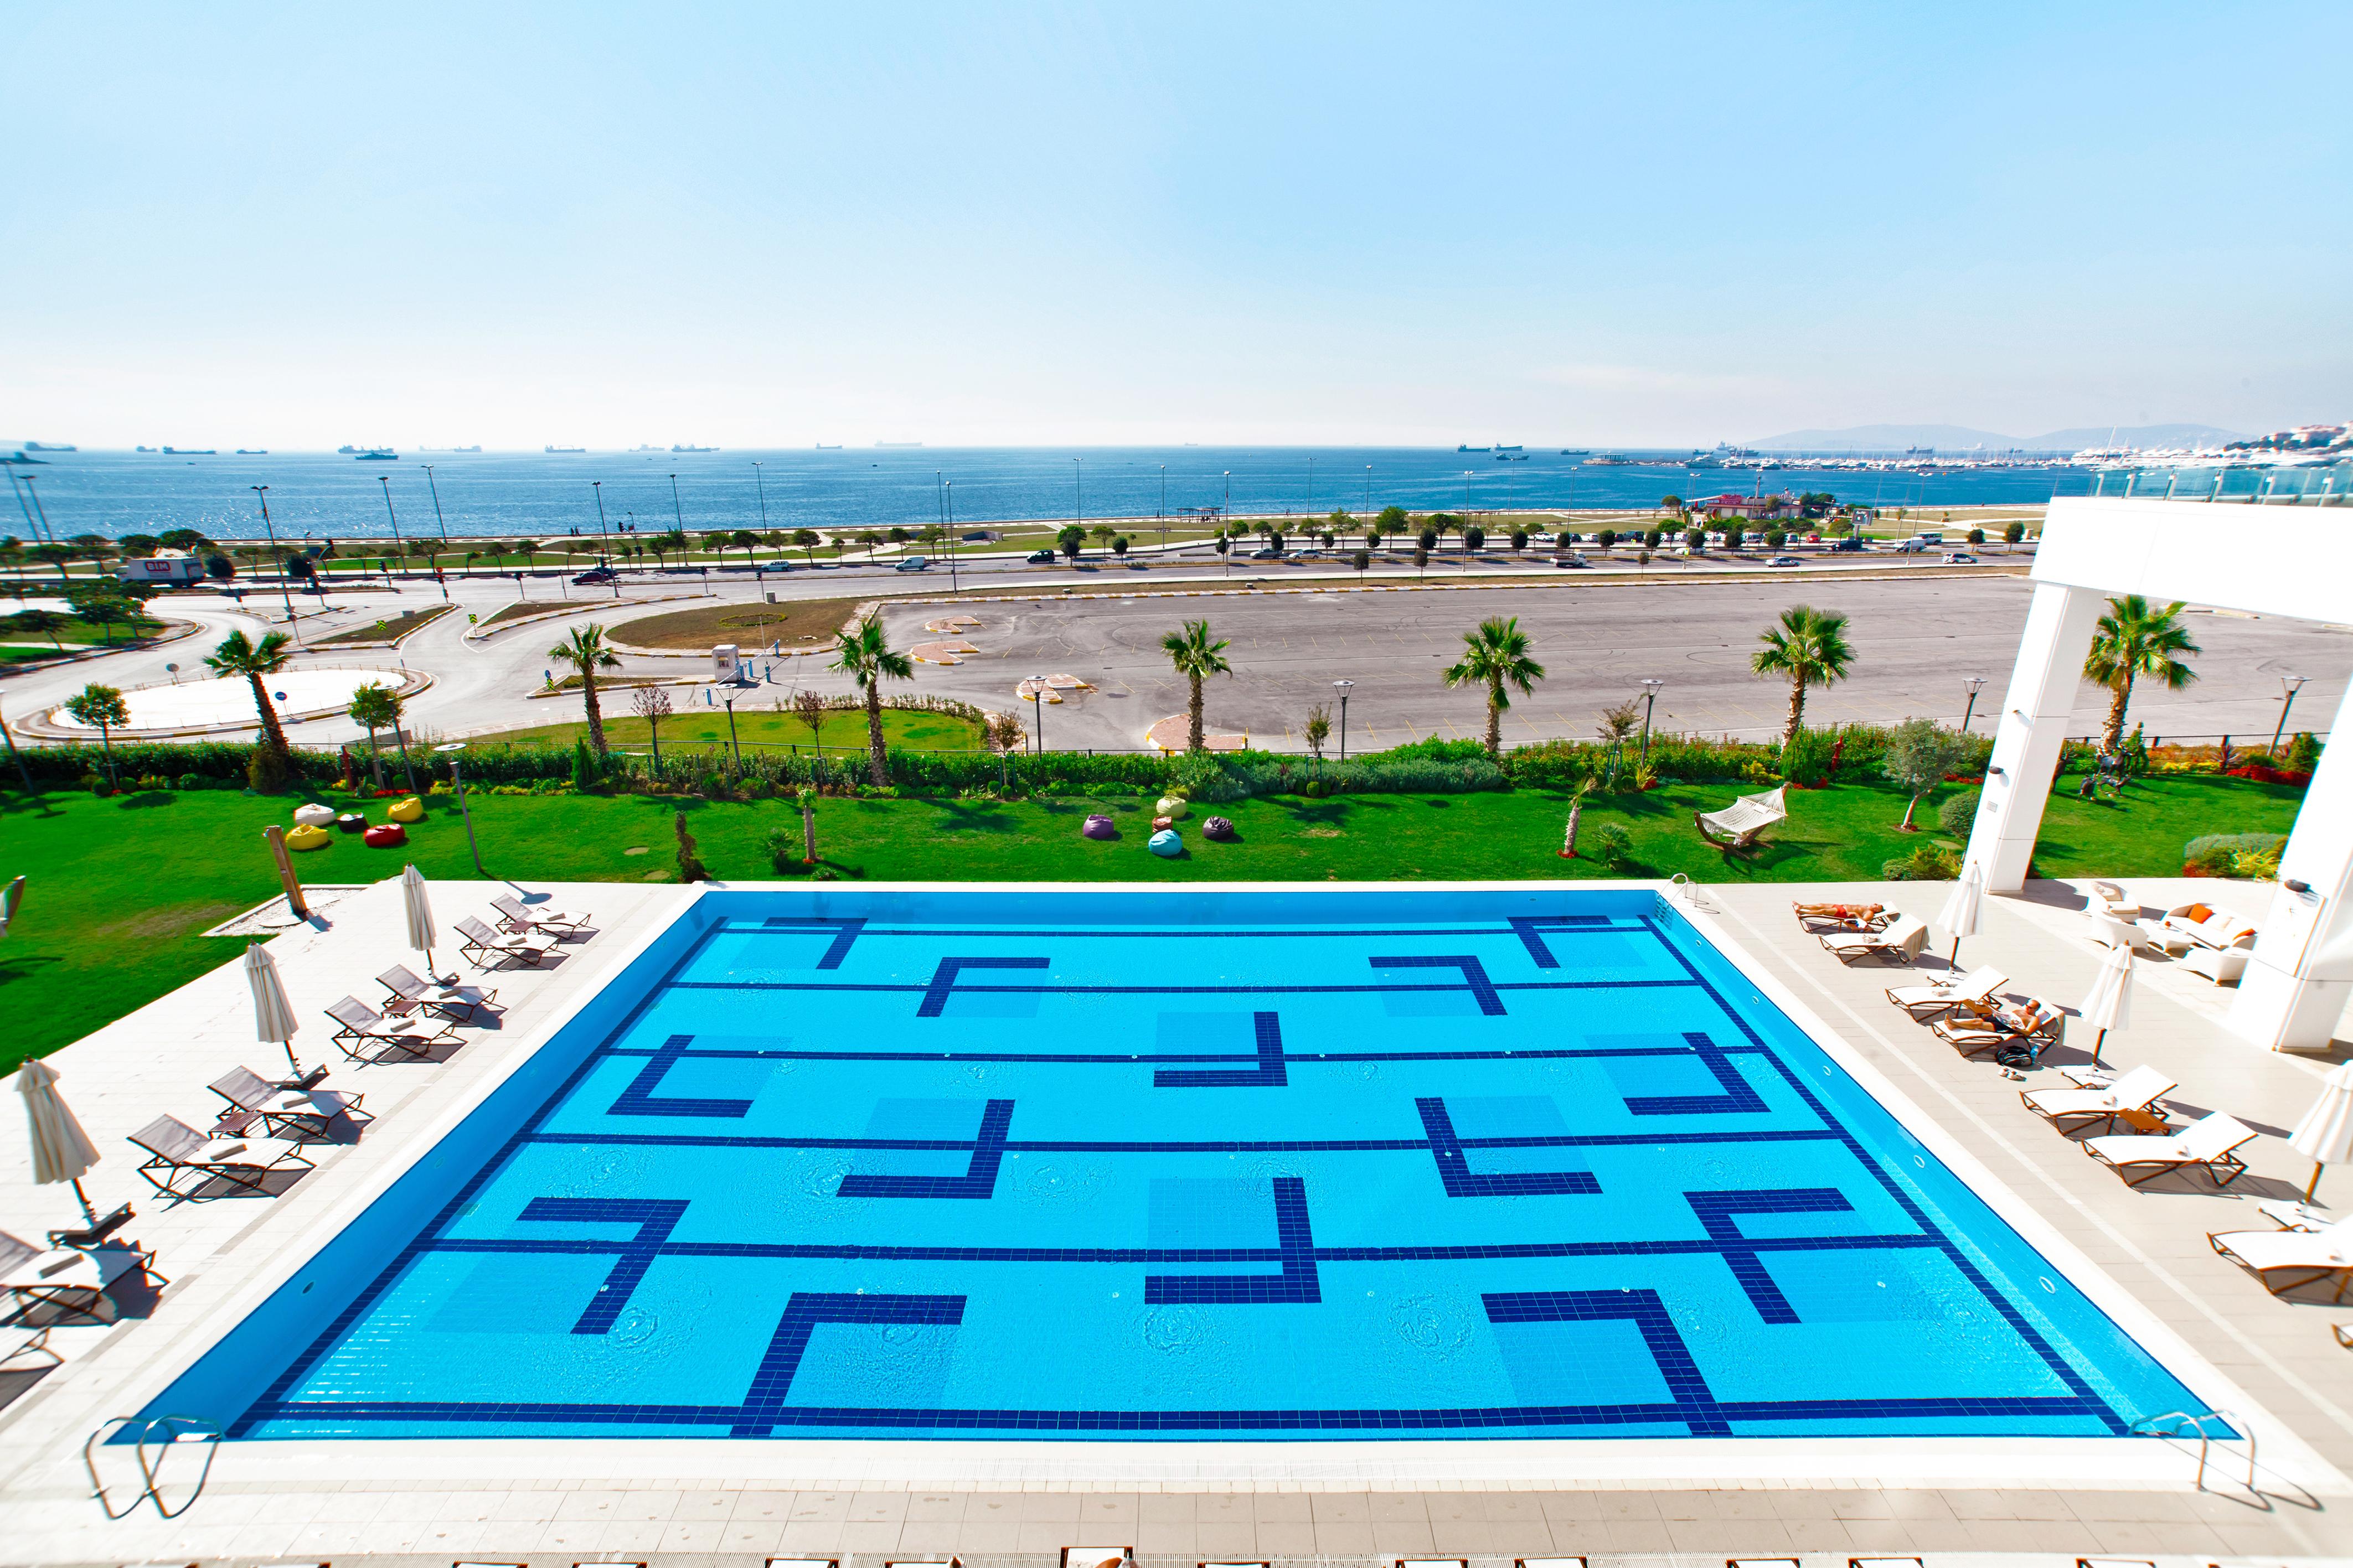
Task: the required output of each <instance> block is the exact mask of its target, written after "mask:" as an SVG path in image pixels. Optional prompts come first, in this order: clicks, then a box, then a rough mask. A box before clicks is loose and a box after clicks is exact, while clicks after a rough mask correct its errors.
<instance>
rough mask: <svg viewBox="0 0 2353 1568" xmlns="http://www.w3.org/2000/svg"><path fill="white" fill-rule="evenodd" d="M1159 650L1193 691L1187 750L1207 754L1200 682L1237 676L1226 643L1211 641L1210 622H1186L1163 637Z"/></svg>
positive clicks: (1188, 705) (1189, 703)
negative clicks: (1229, 658) (1202, 728)
mask: <svg viewBox="0 0 2353 1568" xmlns="http://www.w3.org/2000/svg"><path fill="white" fill-rule="evenodd" d="M1160 646H1161V647H1163V648H1164V649H1166V651H1167V654H1168V662H1169V663H1171V664H1173V665H1175V666H1176V673H1177V674H1179V675H1181V676H1183V677H1184V678H1185V679H1187V681H1188V682H1190V683H1191V685H1192V688H1193V695H1192V699H1191V700H1190V701H1189V702H1188V703H1187V706H1186V709H1185V711H1186V713H1187V716H1188V717H1189V719H1190V720H1191V723H1190V725H1189V726H1188V728H1187V732H1186V741H1185V746H1186V749H1187V751H1194V752H1199V751H1206V750H1207V749H1208V743H1207V742H1205V741H1203V739H1202V738H1201V682H1202V681H1203V680H1204V679H1207V678H1208V677H1209V676H1212V675H1231V674H1232V673H1233V672H1234V667H1233V666H1232V665H1229V664H1228V663H1227V662H1226V644H1225V643H1224V641H1223V640H1219V641H1218V642H1211V641H1210V640H1209V623H1208V622H1207V621H1187V622H1186V623H1185V625H1184V627H1183V629H1182V630H1179V631H1173V632H1170V633H1169V634H1168V635H1167V636H1166V637H1162V638H1161V639H1160Z"/></svg>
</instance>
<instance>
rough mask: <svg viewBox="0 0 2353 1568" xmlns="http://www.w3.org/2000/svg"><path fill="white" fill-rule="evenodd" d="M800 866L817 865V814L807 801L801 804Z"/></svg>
mask: <svg viewBox="0 0 2353 1568" xmlns="http://www.w3.org/2000/svg"><path fill="white" fill-rule="evenodd" d="M801 864H802V865H804V866H814V865H816V864H817V813H816V812H815V811H814V810H812V809H810V806H809V803H808V802H807V801H803V802H801Z"/></svg>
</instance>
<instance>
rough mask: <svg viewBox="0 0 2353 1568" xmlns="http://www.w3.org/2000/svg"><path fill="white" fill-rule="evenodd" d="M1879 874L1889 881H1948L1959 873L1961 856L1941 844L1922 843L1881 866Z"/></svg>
mask: <svg viewBox="0 0 2353 1568" xmlns="http://www.w3.org/2000/svg"><path fill="white" fill-rule="evenodd" d="M1879 874H1880V876H1881V877H1883V878H1884V879H1886V880H1888V881H1891V882H1949V881H1951V880H1952V879H1954V878H1956V877H1957V876H1959V875H1960V874H1961V858H1960V856H1958V855H1957V854H1955V853H1954V852H1953V851H1952V850H1950V849H1947V848H1946V847H1944V846H1943V845H1941V844H1923V845H1921V846H1920V847H1918V848H1917V849H1915V850H1913V851H1912V853H1911V854H1910V855H1908V856H1906V857H1905V858H1903V859H1901V860H1890V861H1888V862H1886V863H1885V864H1884V865H1883V866H1881V867H1880V868H1879Z"/></svg>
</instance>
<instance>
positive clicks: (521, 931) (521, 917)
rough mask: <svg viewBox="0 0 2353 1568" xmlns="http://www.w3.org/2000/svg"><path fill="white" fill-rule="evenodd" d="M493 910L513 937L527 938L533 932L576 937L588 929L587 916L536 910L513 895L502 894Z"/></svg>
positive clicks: (494, 902) (493, 900)
mask: <svg viewBox="0 0 2353 1568" xmlns="http://www.w3.org/2000/svg"><path fill="white" fill-rule="evenodd" d="M491 908H492V909H494V910H498V911H499V916H500V920H499V924H500V925H501V927H503V928H504V929H505V930H506V931H507V932H508V933H509V934H510V935H513V936H526V935H529V934H530V933H531V932H533V931H552V932H554V934H555V935H557V936H575V935H577V934H578V933H580V932H582V931H586V930H587V929H588V917H587V916H586V915H568V914H565V912H564V911H563V910H548V909H538V908H534V907H533V906H532V905H530V904H526V903H524V902H523V901H522V900H521V899H518V898H516V897H515V896H514V895H513V894H512V893H501V894H500V895H499V896H498V897H497V898H495V899H492V900H491Z"/></svg>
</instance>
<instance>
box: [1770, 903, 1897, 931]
mask: <svg viewBox="0 0 2353 1568" xmlns="http://www.w3.org/2000/svg"><path fill="white" fill-rule="evenodd" d="M1789 908H1790V910H1791V911H1792V912H1794V913H1795V914H1796V915H1797V917H1798V923H1799V925H1801V926H1803V927H1805V928H1806V930H1808V931H1811V932H1813V933H1814V934H1815V935H1817V936H1819V935H1820V934H1821V933H1822V932H1824V931H1883V930H1885V929H1886V927H1887V922H1888V921H1892V920H1894V918H1895V917H1896V914H1897V913H1898V911H1897V910H1891V909H1889V908H1888V907H1887V906H1886V905H1884V904H1791V905H1790V906H1789Z"/></svg>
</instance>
